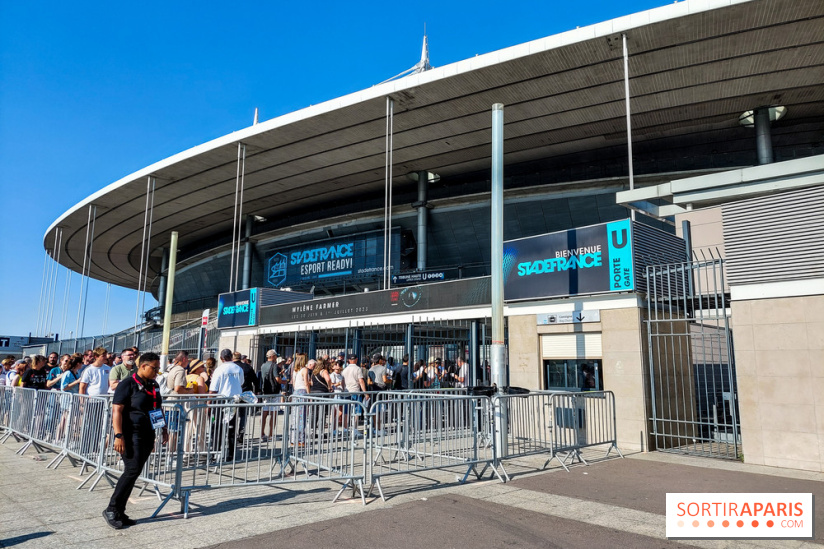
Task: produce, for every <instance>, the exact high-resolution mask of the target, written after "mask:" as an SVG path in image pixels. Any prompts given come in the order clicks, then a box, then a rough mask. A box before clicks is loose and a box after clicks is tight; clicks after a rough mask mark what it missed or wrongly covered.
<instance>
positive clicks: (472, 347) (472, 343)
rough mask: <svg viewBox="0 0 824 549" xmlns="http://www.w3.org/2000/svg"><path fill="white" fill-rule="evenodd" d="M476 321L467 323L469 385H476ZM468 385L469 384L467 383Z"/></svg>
mask: <svg viewBox="0 0 824 549" xmlns="http://www.w3.org/2000/svg"><path fill="white" fill-rule="evenodd" d="M479 364H480V362H479V361H478V321H477V320H473V321H472V322H470V323H469V375H470V382H471V385H477V384H478V370H479ZM467 385H470V383H467Z"/></svg>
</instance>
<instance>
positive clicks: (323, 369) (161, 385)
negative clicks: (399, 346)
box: [0, 347, 469, 529]
mask: <svg viewBox="0 0 824 549" xmlns="http://www.w3.org/2000/svg"><path fill="white" fill-rule="evenodd" d="M218 359H219V362H218V361H217V360H215V358H212V357H209V358H206V359H205V360H200V359H190V358H189V355H188V353H187V352H186V351H180V352H178V353H177V354H176V355H175V356H174V358H173V359H172V361H171V363H170V364H169V366H168V367H167V368H166V371H161V367H160V357H159V356H158V355H156V354H154V353H151V352H149V353H144V354H143V355H141V354H140V351H139V350H138V349H137V348H136V347H130V348H127V349H124V350H123V351H122V352H121V353H120V354H117V355H116V354H114V353H111V352H109V351H108V350H107V349H105V348H103V347H97V348H95V349H89V350H86V351H85V352H83V353H74V354H71V355H69V354H64V355H62V356H61V355H58V354H57V353H51V354H49V355H48V357H46V356H42V355H35V356H32V357H27V358H24V359H20V360H15V359H14V358H13V357H8V358H6V359H4V360H3V361H2V371H1V372H0V386H7V387H23V388H30V389H38V390H43V391H58V392H63V393H67V394H83V395H88V396H92V397H94V396H105V395H110V396H111V398H112V401H111V403H112V435H111V437H112V439H111V441H110V440H109V438H108V437H107V442H106V444H107V445H108V444H111V445H112V446H111V447H112V448H113V449H114V450H115V451H116V452H117V453H119V454H120V455H121V456H122V460H123V473H122V474H121V476H120V478H119V480H118V483H117V485H116V487H115V491H114V493H113V495H112V498H111V501H110V503H109V506H108V507H107V508H106V509H105V510H104V511H103V516H104V519H105V520H106V523H107V524H108V525H109V526H111V527H113V528H116V529H121V528H127V527H129V526H131V525H133V524H134V523H135V521H134V520H132V519H130V518H129V517H128V515H127V514H126V512H125V507H126V502H127V501H128V498H129V495H130V494H131V491H132V489H133V487H134V484H135V481H136V480H137V478H138V477H139V475H140V474H141V471H142V470H143V467H144V465H145V463H146V461H147V460H148V458H149V455H150V454H151V453H152V451H153V450H154V448H155V439H156V436H157V432H159V431H161V432H162V442H163V443H164V444H166V442H167V441H169V440H170V434H169V431H170V430H171V431H172V435H171V436H172V437H176V436H183V434H182V433H181V434H180V435H178V434H177V430H178V425H177V424H176V423H175V422H176V421H177V420H173V419H172V418H171V417H170V414H169V413H168V411H167V412H165V413H164V411H163V409H162V404H163V399H164V397H168V396H170V395H176V396H184V395H187V396H189V397H199V396H201V397H203V398H204V402H208V403H209V404H210V406H208V407H206V406H203V407H201V408H202V410H201V411H203V412H205V415H204V417H200V416H197V417H195V416H194V415H193V416H192V417H191V418H190V419H191V422H190V424H188V425H187V426H186V435H185V436H186V440H187V444H189V438H193V439H194V440H198V439H202V440H203V441H204V442H205V441H206V438H207V437H206V436H205V434H206V430H207V426H208V425H210V424H211V427H210V428H209V434H210V436H209V437H208V438H209V440H210V443H209V444H210V452H209V455H215V454H217V455H219V456H220V457H219V458H218V459H219V461H220V462H222V463H224V464H226V463H231V462H232V461H233V460H234V459H235V454H236V447H237V445H238V444H241V443H243V441H244V440H246V439H247V435H246V432H245V431H246V427H247V411H248V408H246V407H243V406H239V407H238V406H234V407H233V406H225V405H224V406H223V407H220V406H217V407H215V406H213V405H214V404H220V403H223V404H226V403H225V402H224V401H222V400H221V401H218V399H216V398H214V397H217V396H221V397H226V398H227V399H234V398H236V397H238V396H239V395H241V394H242V393H244V392H251V393H253V394H255V395H261V396H262V398H263V399H264V400H263V404H264V405H263V406H262V407H261V415H260V421H259V429H260V432H259V439H258V440H259V442H260V443H262V444H266V443H268V442H269V441H270V440H274V439H275V438H276V433H277V432H278V427H277V422H278V415H279V413H282V408H283V407H281V406H278V404H279V403H281V402H283V401H284V399H285V398H286V397H291V401H292V402H298V403H300V402H307V403H308V402H310V397H317V396H323V395H328V396H334V397H336V399H337V400H346V401H351V404H345V405H344V404H340V403H338V402H336V404H335V406H333V408H332V410H331V413H330V415H329V416H328V418H329V419H328V420H327V416H325V417H322V418H321V417H318V416H317V415H315V416H312V414H311V413H310V412H308V411H307V410H308V408H309V407H308V406H305V405H300V406H296V407H294V408H293V409H292V410H293V411H292V413H291V417H290V425H289V429H288V432H289V441H288V442H289V443H290V444H292V445H295V446H303V445H304V444H305V443H306V441H307V437H308V436H310V435H312V434H317V433H318V432H322V431H324V430H325V429H326V428H329V432H330V433H331V434H332V435H333V436H339V435H342V434H349V433H351V434H352V436H354V437H356V438H361V437H363V434H362V433H361V432H360V430H359V422H360V417H361V415H362V414H363V412H364V409H365V408H368V406H369V399H370V394H373V396H374V393H375V392H381V391H386V390H390V389H407V388H414V389H442V388H447V387H465V386H466V384H467V382H468V376H469V374H468V366H467V364H466V362H465V361H463V360H462V359H460V358H459V359H457V360H456V361H455V363H454V364H449V365H446V364H443V363H442V362H441V360H440V359H433V360H432V361H430V362H429V363H428V364H425V363H424V361H417V362H416V363H415V364H414V365H412V366H411V367H410V363H409V358H408V357H407V356H404V357H403V359H402V361H401V362H400V363H398V362H396V361H394V360H393V359H392V357H384V356H383V355H382V354H380V353H375V354H374V355H372V356H371V357H369V359H368V360H365V361H361V360H360V357H358V356H357V355H355V354H350V355H348V356H346V355H344V354H343V353H340V354H338V355H337V356H336V357H329V356H327V355H321V356H316V357H314V358H310V357H309V356H307V354H306V353H302V352H297V353H295V354H293V355H292V356H290V357H281V356H280V355H279V354H278V353H277V352H276V351H275V350H269V351H267V353H266V361H265V362H264V363H262V364H261V365H260V366H259V367H257V368H255V367H254V366H253V364H252V362H251V360H250V359H249V358H248V357H247V356H245V355H242V354H240V353H237V352H232V351H231V350H230V349H223V350H222V351H221V352H220V353H219V355H218ZM62 400H63V399H62V398H61V401H60V402H62ZM184 401H185V402H186V403H187V404H184V406H191V405H192V403H193V402H197V400H196V399H195V400H193V399H192V398H188V399H184ZM61 406H62V404H61ZM232 408H235V409H236V410H234V411H231V413H232V414H235V413H236V414H237V415H236V416H229V420H228V421H224V417H225V416H226V415H227V414H226V412H229V411H230V410H231V409H232ZM188 409H190V408H188ZM63 411H64V412H68V408H67V409H65V410H63ZM307 414H309V417H307ZM62 415H63V416H64V418H65V416H66V413H64V414H62ZM44 419H45V418H44ZM329 423H331V425H330V424H329ZM54 427H55V428H57V429H58V432H62V431H63V430H64V427H65V421H60V423H59V427H58V426H57V424H55V425H54ZM373 427H374V428H375V429H376V432H378V434H380V433H379V431H380V429H381V424H380V420H379V419H376V420H375V424H374V426H373ZM189 430H193V431H196V432H197V433H198V435H196V436H195V437H191V436H190V434H191V433H190V431H189ZM98 436H99V435H98ZM251 436H252V437H254V434H251ZM175 440H176V439H174V438H172V439H171V446H172V447H174V446H175V444H176V442H175ZM195 445H197V448H195V447H194V446H195ZM203 450H204V447H202V445H201V443H200V442H195V443H193V444H190V447H187V448H186V452H193V451H194V452H201V451H203Z"/></svg>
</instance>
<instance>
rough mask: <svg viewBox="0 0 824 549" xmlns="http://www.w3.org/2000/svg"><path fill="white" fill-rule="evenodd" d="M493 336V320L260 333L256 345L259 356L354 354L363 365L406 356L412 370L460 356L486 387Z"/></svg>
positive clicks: (358, 324) (355, 324) (421, 321)
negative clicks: (380, 357) (270, 353)
mask: <svg viewBox="0 0 824 549" xmlns="http://www.w3.org/2000/svg"><path fill="white" fill-rule="evenodd" d="M491 333H492V330H491V322H490V320H489V319H477V320H442V319H432V320H428V319H419V320H416V321H415V322H413V323H408V324H378V323H373V322H352V323H351V324H350V325H348V326H345V327H341V328H324V329H318V330H305V329H298V330H295V331H291V332H281V333H277V334H266V335H262V336H260V338H259V341H258V347H259V348H260V349H261V356H262V355H263V353H264V352H265V351H264V349H265V350H268V349H274V350H275V351H276V352H277V353H278V354H280V355H281V356H291V355H293V354H294V353H296V352H303V353H307V354H308V355H309V356H310V357H323V356H329V357H331V358H334V357H335V356H337V355H338V353H343V354H345V355H350V354H355V355H357V356H358V357H359V358H360V359H361V360H362V361H365V360H368V359H369V357H370V356H371V355H373V354H375V353H380V354H382V355H384V356H385V357H388V358H390V359H391V361H393V362H400V361H401V360H402V359H403V357H404V356H405V355H408V356H409V357H410V361H409V364H410V366H412V367H413V368H414V365H415V364H416V363H419V362H423V364H424V365H425V364H428V363H429V362H431V361H433V360H436V359H439V360H440V361H441V362H442V363H443V364H444V365H445V366H451V365H454V363H455V360H456V359H457V358H459V357H460V358H463V359H464V360H466V361H467V362H468V363H469V364H470V365H471V366H473V368H471V369H470V376H471V383H470V384H471V385H488V384H489V352H490V346H491Z"/></svg>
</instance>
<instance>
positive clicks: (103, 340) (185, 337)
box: [23, 321, 220, 356]
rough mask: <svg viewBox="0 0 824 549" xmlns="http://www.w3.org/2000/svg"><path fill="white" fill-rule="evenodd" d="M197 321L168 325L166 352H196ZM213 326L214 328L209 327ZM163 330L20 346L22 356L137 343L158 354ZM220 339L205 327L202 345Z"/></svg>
mask: <svg viewBox="0 0 824 549" xmlns="http://www.w3.org/2000/svg"><path fill="white" fill-rule="evenodd" d="M200 328H201V327H200V322H199V321H198V323H197V325H193V326H189V327H183V328H172V330H171V332H170V335H169V352H170V353H175V352H177V351H188V352H189V353H190V354H194V355H196V354H198V353H199V351H200V349H199V348H198V344H199V342H200ZM213 328H214V329H213ZM162 338H163V333H162V332H160V331H155V332H143V331H142V332H138V333H137V334H135V333H120V334H114V335H101V336H93V337H83V338H77V339H64V340H60V341H50V342H48V343H40V344H37V345H26V346H25V347H23V354H24V355H33V354H40V355H44V356H47V355H48V354H49V353H57V354H59V355H61V354H72V353H75V352H77V353H82V352H83V351H85V350H88V349H94V348H96V347H103V348H104V349H106V350H108V351H110V352H115V353H120V352H121V351H123V349H127V348H129V347H132V346H137V348H138V349H140V351H141V352H143V353H146V352H153V353H158V354H159V353H160V351H161V349H162V343H163V341H162ZM219 339H220V332H219V331H218V330H217V328H216V325H215V327H209V328H208V329H207V332H206V342H205V345H204V347H205V348H206V349H209V350H210V351H211V352H214V351H215V350H216V349H217V345H218V340H219Z"/></svg>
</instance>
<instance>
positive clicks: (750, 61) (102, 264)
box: [44, 0, 824, 288]
mask: <svg viewBox="0 0 824 549" xmlns="http://www.w3.org/2000/svg"><path fill="white" fill-rule="evenodd" d="M822 17H824V2H821V0H754V1H742V2H739V1H735V0H733V1H730V0H724V1H721V0H701V1H698V0H687V1H685V2H678V3H675V4H670V5H667V6H664V7H661V8H656V9H653V10H649V11H645V12H642V13H638V14H634V15H629V16H626V17H621V18H618V19H614V20H612V21H607V22H605V23H600V24H597V25H592V26H588V27H583V28H579V29H575V30H572V31H569V32H565V33H561V34H558V35H554V36H550V37H547V38H543V39H540V40H535V41H533V42H528V43H525V44H520V45H517V46H513V47H510V48H506V49H503V50H500V51H496V52H492V53H489V54H485V55H480V56H477V57H474V58H471V59H467V60H465V61H461V62H458V63H454V64H451V65H446V66H443V67H438V68H435V69H432V70H429V71H426V72H423V73H420V74H414V75H411V76H408V77H405V78H401V79H399V80H395V81H391V82H387V83H385V84H381V85H378V86H374V87H372V88H369V89H366V90H363V91H360V92H357V93H353V94H350V95H346V96H343V97H340V98H337V99H333V100H331V101H327V102H325V103H321V104H319V105H314V106H311V107H309V108H306V109H302V110H299V111H296V112H293V113H290V114H286V115H284V116H280V117H278V118H274V119H271V120H267V121H264V122H261V123H259V124H257V125H254V126H251V127H248V128H244V129H242V130H239V131H237V132H234V133H231V134H228V135H226V136H223V137H221V138H218V139H215V140H212V141H209V142H207V143H204V144H202V145H199V146H197V147H194V148H191V149H189V150H186V151H183V152H181V153H179V154H176V155H174V156H171V157H169V158H167V159H165V160H161V161H160V162H157V163H155V164H152V165H150V166H147V167H146V168H144V169H142V170H139V171H137V172H135V173H133V174H130V175H128V176H126V177H124V178H123V179H121V180H119V181H116V182H114V183H112V184H111V185H109V186H107V187H105V188H103V189H101V190H100V191H99V192H97V193H95V194H93V195H91V196H89V197H88V198H86V199H85V200H83V201H82V202H80V203H79V204H77V205H75V206H74V207H72V208H71V209H69V210H68V211H67V212H66V213H65V214H63V215H62V216H61V217H60V218H59V219H57V220H56V221H55V222H54V223H53V224H52V225H51V227H49V229H48V231H47V232H46V234H45V236H44V246H45V248H46V249H47V250H48V252H49V253H51V250H52V245H53V239H54V235H55V230H56V229H58V228H62V229H63V237H62V245H61V253H60V263H61V264H63V265H65V266H67V267H68V268H70V269H72V270H75V271H78V272H79V271H80V270H81V268H82V265H83V256H84V253H83V249H84V241H85V236H86V225H87V216H88V206H89V205H90V204H94V205H95V206H96V207H97V218H96V222H95V231H94V233H95V234H94V246H93V256H92V263H91V270H90V274H91V276H92V277H93V278H95V279H99V280H102V281H106V282H111V283H113V284H116V285H121V286H125V287H131V288H137V285H138V276H139V275H138V273H139V268H140V255H141V254H140V248H141V241H142V237H143V212H144V208H145V205H146V185H147V178H148V177H149V176H154V177H155V178H156V181H157V183H156V185H157V186H156V193H155V198H154V211H153V225H152V238H151V247H152V249H153V250H158V249H160V248H162V247H164V246H168V242H169V238H170V233H171V231H173V230H176V231H178V232H179V235H180V247H181V248H185V247H187V246H188V247H198V246H200V247H202V246H203V245H204V243H210V242H213V241H215V242H217V241H220V238H222V239H223V240H222V241H220V242H226V241H228V235H229V234H230V233H231V230H232V224H233V204H234V194H235V182H236V174H237V158H238V145H237V144H238V142H242V143H244V144H245V145H246V147H247V153H246V154H247V156H246V171H245V191H244V202H245V204H246V206H245V211H246V212H247V213H254V214H259V215H262V216H266V217H270V216H280V215H286V214H287V212H288V211H294V210H295V209H300V208H306V207H309V206H312V205H322V204H342V203H343V204H347V203H348V204H352V205H353V207H354V206H355V205H356V204H358V201H359V197H361V196H362V195H363V194H364V193H375V192H382V190H383V188H384V164H385V131H386V97H387V96H388V97H391V98H393V100H394V104H395V107H394V174H395V175H396V181H397V180H398V179H399V178H400V176H403V175H404V174H406V173H409V172H416V171H420V170H428V171H430V172H435V173H438V174H439V175H441V177H449V176H454V175H459V174H465V173H472V172H481V171H483V170H488V169H489V166H490V150H491V147H490V143H491V134H490V126H491V113H490V110H491V106H492V104H493V103H503V104H504V105H505V106H506V109H505V123H506V126H505V137H506V143H505V162H506V164H507V165H512V164H517V163H521V162H530V161H533V160H538V159H542V158H547V157H553V156H560V155H565V154H569V153H575V152H580V151H587V150H597V149H598V148H600V147H604V146H606V145H615V144H623V143H626V133H625V132H626V129H625V105H624V84H623V57H622V55H623V53H622V36H621V35H622V33H625V34H626V35H627V41H628V49H629V53H630V76H631V84H630V86H631V95H632V100H631V106H632V126H633V141H643V140H646V139H656V138H660V137H662V136H664V137H667V136H668V137H679V136H689V135H696V134H699V135H700V134H704V133H706V134H707V139H712V135H713V133H712V131H713V130H716V129H718V128H727V127H734V126H736V125H737V124H738V121H737V118H738V115H739V114H740V113H742V112H744V111H746V110H749V109H753V108H755V107H758V106H763V105H777V104H780V105H785V106H787V108H788V114H787V116H786V117H785V119H784V122H785V123H786V122H787V121H792V120H796V121H798V120H803V119H805V118H806V117H819V118H820V117H821V116H822V115H824V86H822V85H821V82H822V78H821V76H822V74H824V72H823V71H824V69H823V67H824V37H822V32H821V29H822V28H824V24H822ZM753 148H754V144H753ZM409 184H410V185H411V184H412V183H409ZM181 212H185V215H180V214H181ZM218 243H219V242H218ZM206 245H207V246H208V244H206ZM216 246H217V245H216ZM224 248H225V246H224ZM215 249H220V248H218V247H216V248H215ZM156 263H157V262H156V261H155V263H153V265H155V267H154V270H155V273H151V272H150V273H149V279H151V278H152V277H153V275H154V274H156V270H157V269H156Z"/></svg>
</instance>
